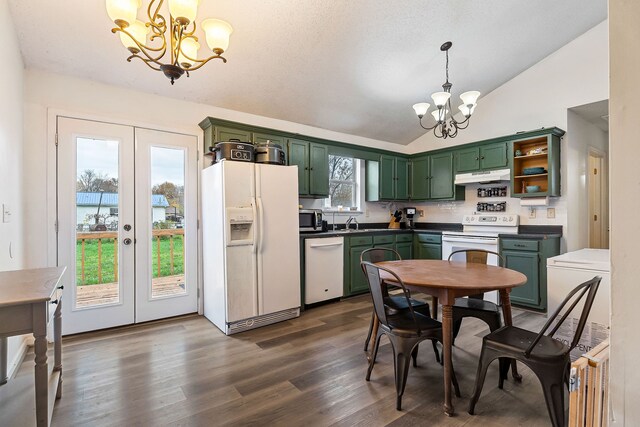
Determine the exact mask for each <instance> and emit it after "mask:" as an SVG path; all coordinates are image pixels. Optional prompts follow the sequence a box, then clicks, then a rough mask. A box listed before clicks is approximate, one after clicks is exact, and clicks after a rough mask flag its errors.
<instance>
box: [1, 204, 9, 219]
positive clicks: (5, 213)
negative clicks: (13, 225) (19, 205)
mask: <svg viewBox="0 0 640 427" xmlns="http://www.w3.org/2000/svg"><path fill="white" fill-rule="evenodd" d="M2 222H5V223H6V222H11V208H10V207H9V205H7V204H6V203H3V204H2Z"/></svg>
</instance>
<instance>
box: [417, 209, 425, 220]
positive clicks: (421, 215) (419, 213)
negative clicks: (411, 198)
mask: <svg viewBox="0 0 640 427" xmlns="http://www.w3.org/2000/svg"><path fill="white" fill-rule="evenodd" d="M418 216H419V217H420V218H422V217H423V216H424V209H418Z"/></svg>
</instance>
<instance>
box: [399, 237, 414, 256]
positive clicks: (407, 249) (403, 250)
mask: <svg viewBox="0 0 640 427" xmlns="http://www.w3.org/2000/svg"><path fill="white" fill-rule="evenodd" d="M395 237H396V252H398V254H399V255H400V258H402V259H412V258H413V233H411V234H409V233H406V234H405V233H399V234H396V236H395Z"/></svg>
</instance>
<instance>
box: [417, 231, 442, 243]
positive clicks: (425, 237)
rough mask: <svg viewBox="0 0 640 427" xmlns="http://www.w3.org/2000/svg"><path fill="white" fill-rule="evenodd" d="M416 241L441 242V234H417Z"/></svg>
mask: <svg viewBox="0 0 640 427" xmlns="http://www.w3.org/2000/svg"><path fill="white" fill-rule="evenodd" d="M418 242H420V243H442V235H440V234H427V233H422V234H418Z"/></svg>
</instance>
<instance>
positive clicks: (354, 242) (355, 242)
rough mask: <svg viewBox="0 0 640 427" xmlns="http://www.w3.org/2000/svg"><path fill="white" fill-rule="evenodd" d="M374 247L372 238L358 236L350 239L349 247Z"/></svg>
mask: <svg viewBox="0 0 640 427" xmlns="http://www.w3.org/2000/svg"><path fill="white" fill-rule="evenodd" d="M363 245H373V237H372V236H358V237H350V238H349V246H351V247H353V246H363Z"/></svg>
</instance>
